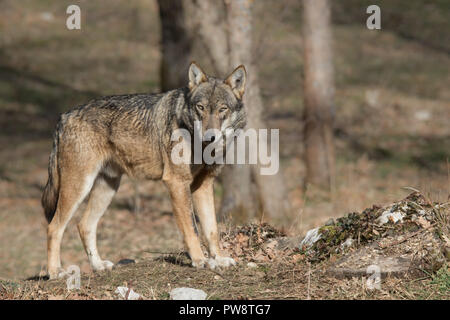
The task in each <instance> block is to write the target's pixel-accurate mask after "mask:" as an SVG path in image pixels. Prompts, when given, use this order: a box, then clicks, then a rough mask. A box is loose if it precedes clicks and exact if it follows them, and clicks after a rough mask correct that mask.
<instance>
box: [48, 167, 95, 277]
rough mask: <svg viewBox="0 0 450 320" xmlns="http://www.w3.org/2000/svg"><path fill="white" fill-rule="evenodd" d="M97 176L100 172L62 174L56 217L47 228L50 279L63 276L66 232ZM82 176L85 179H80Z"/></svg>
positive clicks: (66, 170) (68, 172)
mask: <svg viewBox="0 0 450 320" xmlns="http://www.w3.org/2000/svg"><path fill="white" fill-rule="evenodd" d="M97 174H98V170H93V171H91V172H90V173H86V174H84V175H83V174H80V172H77V171H75V170H72V169H71V170H69V169H65V170H63V171H62V173H61V183H60V188H59V196H58V204H57V207H56V211H55V215H54V217H53V219H52V221H51V222H50V224H49V225H48V228H47V254H48V265H47V269H48V273H49V277H50V279H55V278H58V277H59V276H60V275H63V273H61V271H62V270H61V257H60V251H61V240H62V237H63V234H64V230H65V229H66V226H67V224H68V222H69V221H70V219H71V218H72V216H73V214H74V213H75V211H76V210H77V209H78V206H79V205H80V203H81V202H83V200H84V198H85V197H86V195H87V194H88V193H89V191H90V190H91V188H92V185H93V183H94V180H95V178H96V176H97ZM80 175H81V177H84V178H82V179H80Z"/></svg>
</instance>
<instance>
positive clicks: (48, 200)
mask: <svg viewBox="0 0 450 320" xmlns="http://www.w3.org/2000/svg"><path fill="white" fill-rule="evenodd" d="M58 127H59V126H58ZM58 129H59V128H57V130H56V132H55V136H54V139H53V149H52V153H51V154H50V160H49V164H48V181H47V185H46V186H45V188H44V193H43V195H42V200H41V203H42V207H43V208H44V213H45V217H46V218H47V221H48V223H50V222H51V221H52V219H53V216H54V215H55V211H56V205H57V204H58V198H59V172H58V141H59V134H58V133H59V132H58V131H59V130H58Z"/></svg>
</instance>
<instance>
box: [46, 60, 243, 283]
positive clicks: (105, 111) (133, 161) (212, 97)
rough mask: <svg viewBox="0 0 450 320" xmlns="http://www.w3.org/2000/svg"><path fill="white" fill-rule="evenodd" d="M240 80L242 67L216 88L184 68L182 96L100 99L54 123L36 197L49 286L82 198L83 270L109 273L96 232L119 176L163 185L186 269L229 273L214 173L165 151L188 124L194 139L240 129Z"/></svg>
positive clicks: (214, 167)
mask: <svg viewBox="0 0 450 320" xmlns="http://www.w3.org/2000/svg"><path fill="white" fill-rule="evenodd" d="M246 79H247V72H246V70H245V67H244V66H243V65H240V66H239V67H237V68H236V69H235V70H234V71H233V72H232V73H231V74H230V75H229V76H228V77H226V79H225V80H223V79H218V78H216V77H212V76H208V75H206V73H205V72H204V71H203V70H202V69H201V68H200V66H198V65H197V64H196V63H195V62H192V63H191V65H190V66H189V70H188V83H187V86H186V87H184V88H179V89H175V90H172V91H168V92H166V93H158V94H129V95H114V96H108V97H102V98H99V99H94V100H92V101H90V102H88V103H87V104H85V105H81V106H78V107H75V108H73V109H71V110H70V111H68V112H66V113H64V114H62V115H61V116H60V119H59V121H58V123H57V126H56V130H55V133H54V139H53V148H52V152H51V154H50V159H49V167H48V181H47V184H46V186H45V188H44V192H43V196H42V206H43V208H44V212H45V216H46V218H47V221H48V228H47V253H48V263H47V269H48V274H49V278H50V279H54V278H58V277H61V276H62V275H63V274H64V270H63V269H62V268H61V259H60V247H61V240H62V237H63V233H64V230H65V228H66V226H67V224H68V222H69V220H70V219H71V218H72V216H73V215H74V213H75V212H76V210H77V208H78V207H79V205H80V204H81V203H82V202H83V200H84V199H85V198H87V199H88V200H87V205H86V209H85V211H84V213H83V214H82V217H81V219H80V221H79V223H78V231H79V234H80V237H81V240H82V242H83V246H84V249H85V251H86V253H87V256H88V259H89V263H90V265H91V268H92V269H93V270H94V271H101V270H105V269H111V268H112V267H113V263H112V262H111V261H108V260H103V259H101V258H100V255H99V253H98V251H97V243H96V229H97V224H98V222H99V220H100V218H101V217H102V215H103V214H104V212H105V211H106V209H107V207H108V205H109V204H110V202H111V200H112V198H113V197H114V195H115V193H116V191H117V190H118V188H119V185H120V180H121V177H122V176H123V175H124V174H126V175H128V176H129V177H131V178H133V179H151V180H162V181H163V182H164V184H165V185H166V187H167V189H168V191H169V195H170V198H171V201H172V208H173V213H174V216H175V219H176V223H177V225H178V227H179V229H180V230H181V233H182V235H183V239H184V243H185V246H186V248H187V251H188V253H189V256H190V258H191V260H192V266H194V267H198V268H202V267H209V268H211V269H214V268H216V267H228V266H232V265H235V261H234V260H233V259H232V258H230V257H228V256H226V255H225V254H224V253H222V251H221V249H220V246H219V235H218V232H217V222H216V215H215V208H214V195H213V183H214V178H215V177H216V176H217V175H218V173H219V172H220V169H221V167H222V165H220V164H205V163H200V164H194V163H193V162H191V163H182V164H174V162H173V161H172V160H171V150H172V148H173V147H174V144H175V143H176V142H175V141H172V139H171V134H172V133H173V132H174V131H175V130H177V129H184V130H188V132H190V133H193V132H194V123H195V122H196V121H198V122H199V123H201V125H202V126H201V127H202V131H201V134H204V133H205V132H206V131H207V130H209V129H214V130H220V132H225V131H226V130H229V129H243V128H244V127H245V125H246V112H245V108H244V105H243V95H244V91H245V84H246ZM209 139H210V141H212V140H214V137H212V138H211V137H209ZM194 210H195V213H196V214H197V216H198V218H199V220H200V225H201V227H202V231H203V234H204V236H205V238H206V240H207V243H208V251H209V255H208V258H205V254H204V253H203V251H202V249H201V246H200V241H199V238H198V236H197V233H196V231H195V229H194V226H193V223H192V217H193V214H194Z"/></svg>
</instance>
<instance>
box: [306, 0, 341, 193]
mask: <svg viewBox="0 0 450 320" xmlns="http://www.w3.org/2000/svg"><path fill="white" fill-rule="evenodd" d="M330 15H331V13H330V3H329V1H328V0H303V41H304V66H305V67H304V69H305V71H304V73H305V79H304V102H305V109H304V113H303V120H304V123H305V127H304V144H305V163H306V169H307V178H306V181H307V183H308V184H312V185H315V186H318V187H323V188H330V187H331V186H332V185H333V184H334V183H333V179H334V175H335V164H334V161H335V156H334V142H333V120H334V119H333V118H334V103H333V96H334V82H333V62H332V57H333V53H332V45H331V41H332V38H331V22H330V20H331V19H330Z"/></svg>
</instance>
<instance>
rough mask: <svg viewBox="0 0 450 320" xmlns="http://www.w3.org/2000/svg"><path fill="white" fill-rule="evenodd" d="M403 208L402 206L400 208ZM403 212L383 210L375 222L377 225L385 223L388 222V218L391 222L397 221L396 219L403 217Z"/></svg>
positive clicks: (401, 219)
mask: <svg viewBox="0 0 450 320" xmlns="http://www.w3.org/2000/svg"><path fill="white" fill-rule="evenodd" d="M402 209H403V208H402ZM405 215H406V214H405V213H404V212H403V211H401V210H397V211H392V208H391V209H388V210H385V211H384V212H383V213H382V214H381V216H379V217H378V219H377V220H376V222H377V223H378V225H383V224H385V223H388V222H389V221H390V220H392V222H394V223H397V222H398V221H403V217H405Z"/></svg>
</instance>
